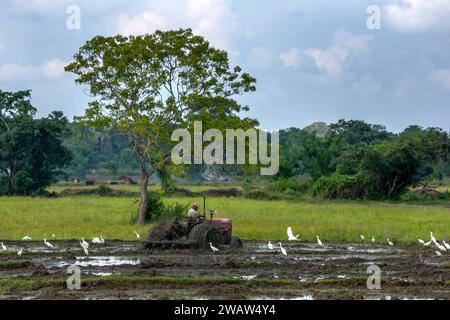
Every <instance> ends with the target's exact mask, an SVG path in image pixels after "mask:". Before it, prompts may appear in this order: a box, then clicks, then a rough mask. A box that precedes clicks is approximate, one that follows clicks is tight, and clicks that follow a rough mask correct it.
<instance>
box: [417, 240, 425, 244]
mask: <svg viewBox="0 0 450 320" xmlns="http://www.w3.org/2000/svg"><path fill="white" fill-rule="evenodd" d="M417 241H419V243H420V244H422V245H425V241H423V240H422V239H417Z"/></svg>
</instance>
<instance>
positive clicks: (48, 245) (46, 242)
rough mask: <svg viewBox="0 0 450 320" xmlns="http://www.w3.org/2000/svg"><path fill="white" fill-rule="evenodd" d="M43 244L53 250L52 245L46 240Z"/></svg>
mask: <svg viewBox="0 0 450 320" xmlns="http://www.w3.org/2000/svg"><path fill="white" fill-rule="evenodd" d="M44 244H45V245H46V246H47V247H48V248H53V245H52V244H51V243H50V242H48V241H47V239H44Z"/></svg>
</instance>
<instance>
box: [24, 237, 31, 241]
mask: <svg viewBox="0 0 450 320" xmlns="http://www.w3.org/2000/svg"><path fill="white" fill-rule="evenodd" d="M22 240H24V241H25V240H31V238H30V237H29V236H25V237H23V238H22Z"/></svg>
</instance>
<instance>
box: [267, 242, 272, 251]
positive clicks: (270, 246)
mask: <svg viewBox="0 0 450 320" xmlns="http://www.w3.org/2000/svg"><path fill="white" fill-rule="evenodd" d="M267 248H269V249H270V250H273V245H272V243H271V242H270V241H269V243H268V244H267Z"/></svg>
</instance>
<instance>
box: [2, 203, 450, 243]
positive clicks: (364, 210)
mask: <svg viewBox="0 0 450 320" xmlns="http://www.w3.org/2000/svg"><path fill="white" fill-rule="evenodd" d="M166 201H168V202H175V201H177V202H180V203H182V204H189V203H192V202H193V201H198V202H201V199H195V198H170V199H167V200H166ZM207 207H208V209H215V210H217V211H218V216H219V217H230V218H232V219H233V222H234V233H235V234H238V235H240V236H242V237H243V238H244V239H256V240H269V239H272V240H275V239H279V240H284V239H285V238H286V235H285V234H286V227H287V226H292V227H293V229H294V232H296V233H300V234H301V235H302V239H304V240H306V241H313V240H314V237H315V235H319V236H320V237H321V239H322V240H323V241H324V242H327V241H329V242H359V241H360V240H359V235H360V234H364V235H366V237H368V238H369V237H370V238H371V237H372V236H375V238H376V239H377V242H385V240H384V238H385V237H389V238H390V239H391V240H392V241H394V242H395V243H413V242H416V241H417V238H419V237H420V238H423V239H428V233H429V231H433V232H434V233H435V235H436V236H437V237H438V238H440V239H449V238H450V209H449V208H447V207H444V206H422V205H410V204H391V203H375V202H331V201H323V202H287V201H261V200H248V199H239V198H209V199H208V202H207ZM135 210H136V200H135V199H134V198H116V197H96V196H73V197H61V198H55V199H40V198H22V197H21V198H19V197H10V198H6V197H5V198H0V219H1V221H0V239H2V240H18V239H21V238H22V237H23V236H24V235H29V236H30V237H32V238H33V239H35V240H38V239H43V238H50V235H51V234H52V233H55V234H56V235H57V238H58V239H79V238H81V237H85V238H90V237H92V236H94V235H103V237H105V238H106V239H122V240H133V239H135V235H134V232H133V231H134V230H136V231H137V232H139V233H141V234H142V235H144V234H145V233H146V232H147V231H148V229H149V228H150V227H151V226H149V225H147V226H136V225H134V224H132V223H131V221H130V217H131V215H132V213H133V212H134V211H135ZM201 210H202V209H201Z"/></svg>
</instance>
